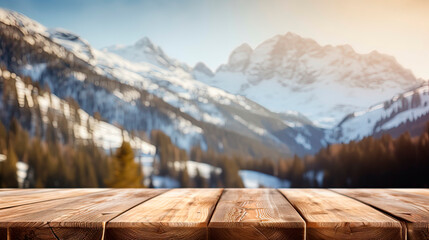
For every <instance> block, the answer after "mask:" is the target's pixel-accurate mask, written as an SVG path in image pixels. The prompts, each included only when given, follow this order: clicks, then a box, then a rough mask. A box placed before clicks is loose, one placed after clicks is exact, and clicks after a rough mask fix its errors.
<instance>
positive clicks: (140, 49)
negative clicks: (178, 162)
mask: <svg viewBox="0 0 429 240" xmlns="http://www.w3.org/2000/svg"><path fill="white" fill-rule="evenodd" d="M68 34H69V33H68ZM65 35H66V33H60V32H57V33H55V34H54V33H53V31H51V35H50V37H51V38H52V39H53V40H54V41H55V42H57V43H58V44H61V45H62V46H64V47H66V48H67V49H68V50H70V51H71V52H73V53H74V54H75V55H76V56H84V57H83V58H82V59H83V60H86V61H88V62H89V63H90V64H92V65H93V66H94V68H95V70H96V71H97V72H98V73H100V74H103V75H105V76H108V77H112V78H115V79H118V80H119V81H121V82H122V83H124V84H127V85H130V86H133V87H135V88H137V89H144V90H146V91H148V92H150V93H152V94H154V95H156V96H158V97H160V98H161V99H163V100H164V101H165V102H167V103H169V104H171V105H172V106H174V107H176V108H178V109H180V111H181V112H184V113H186V114H188V115H190V116H192V117H193V118H195V119H196V120H198V121H203V122H206V123H210V124H213V125H216V126H219V127H223V128H226V129H228V130H231V131H236V132H238V133H240V134H244V135H246V136H249V137H253V138H257V139H262V140H263V141H265V142H266V141H270V142H272V144H276V145H277V146H278V147H281V148H284V147H286V148H287V147H289V148H291V150H292V151H296V152H299V153H301V152H303V151H308V150H310V151H315V150H317V149H318V148H320V146H321V145H322V144H323V143H321V142H320V140H319V139H314V138H313V139H307V143H304V142H303V141H295V140H294V139H296V136H297V134H298V133H296V132H297V131H300V130H299V129H298V130H297V129H295V130H291V131H293V133H291V134H287V135H285V134H284V133H282V134H283V136H282V137H281V138H279V136H278V132H280V131H287V129H289V128H293V127H294V126H295V125H299V126H302V125H304V124H305V125H309V127H313V126H312V123H311V122H310V121H305V119H304V118H305V117H302V118H298V117H295V118H294V120H293V121H292V122H291V121H288V122H287V121H284V120H283V119H282V116H281V115H279V114H276V113H272V112H270V111H269V110H267V109H265V108H264V107H262V106H260V105H258V104H256V103H254V102H252V101H250V100H248V99H247V98H245V97H243V96H240V95H233V94H230V93H227V92H225V91H224V90H221V89H219V88H215V87H211V86H208V85H206V84H204V83H202V82H200V81H198V80H195V79H194V75H195V74H196V73H197V71H195V70H198V72H203V73H205V74H208V75H210V70H209V69H208V68H207V67H206V66H205V65H204V64H202V63H199V64H197V65H196V67H195V68H194V70H193V71H190V69H189V68H188V67H187V66H186V65H185V64H181V63H179V62H177V61H176V60H172V59H170V58H168V56H166V55H165V53H164V52H163V51H162V49H161V48H159V47H157V46H155V45H154V44H153V43H151V42H150V40H149V39H148V38H143V39H142V40H140V41H138V42H137V43H136V44H135V45H132V46H122V47H110V48H105V49H103V50H101V51H99V50H96V49H91V50H90V51H88V50H87V49H88V48H90V46H89V45H88V44H87V43H86V42H85V41H82V40H80V38H79V37H78V36H76V37H75V38H74V39H76V40H75V41H70V39H71V38H72V37H67V38H64V37H62V36H65ZM109 51H112V52H115V53H116V54H113V53H112V52H109ZM88 53H91V54H88ZM118 54H120V55H121V56H118ZM88 59H89V60H88ZM161 63H162V64H161ZM284 115H287V113H285V114H284ZM243 119H246V120H245V121H243ZM264 119H268V120H264ZM270 121H271V122H276V126H270V125H269V124H268V125H267V124H265V125H264V123H266V122H270ZM303 121H305V123H304V122H303ZM307 137H309V138H311V136H307ZM285 138H287V139H286V140H285ZM291 142H292V145H293V146H291ZM312 145H314V146H312ZM189 147H190V145H189V146H187V147H185V148H189ZM220 150H221V149H220Z"/></svg>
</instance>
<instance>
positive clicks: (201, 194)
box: [105, 189, 222, 240]
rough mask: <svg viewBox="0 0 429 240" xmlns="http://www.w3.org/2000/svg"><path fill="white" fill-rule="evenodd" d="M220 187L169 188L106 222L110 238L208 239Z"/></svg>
mask: <svg viewBox="0 0 429 240" xmlns="http://www.w3.org/2000/svg"><path fill="white" fill-rule="evenodd" d="M221 193H222V189H172V190H170V191H168V192H166V193H164V194H161V195H159V196H157V197H155V198H152V199H150V200H148V201H146V202H144V203H142V204H140V205H138V206H136V207H135V208H133V209H130V210H129V211H127V212H125V213H123V214H121V215H120V216H118V217H116V218H115V219H113V220H111V221H109V222H108V223H107V225H106V235H105V239H106V240H111V239H124V240H127V239H207V225H208V222H209V220H210V217H211V215H212V212H213V209H214V208H215V205H216V203H217V201H218V200H219V197H220V195H221Z"/></svg>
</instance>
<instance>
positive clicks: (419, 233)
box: [334, 189, 429, 240]
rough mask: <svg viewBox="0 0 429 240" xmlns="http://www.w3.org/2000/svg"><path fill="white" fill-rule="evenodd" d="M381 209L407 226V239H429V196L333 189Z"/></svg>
mask: <svg viewBox="0 0 429 240" xmlns="http://www.w3.org/2000/svg"><path fill="white" fill-rule="evenodd" d="M334 191H336V192H339V193H341V194H344V195H347V196H350V197H353V198H355V199H358V200H359V201H362V202H364V203H366V204H369V205H371V206H374V207H375V208H378V209H381V210H383V211H385V212H387V213H389V214H390V215H392V216H395V217H396V218H398V219H401V220H403V221H404V222H405V223H406V226H407V235H408V239H410V240H414V239H425V240H427V239H429V196H426V195H425V194H414V193H411V192H407V191H398V190H392V189H334Z"/></svg>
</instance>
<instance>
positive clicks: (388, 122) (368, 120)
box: [327, 83, 429, 143]
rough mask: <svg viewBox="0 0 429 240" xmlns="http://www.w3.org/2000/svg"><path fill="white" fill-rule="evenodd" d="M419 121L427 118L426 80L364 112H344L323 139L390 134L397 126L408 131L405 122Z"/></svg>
mask: <svg viewBox="0 0 429 240" xmlns="http://www.w3.org/2000/svg"><path fill="white" fill-rule="evenodd" d="M419 120H422V121H423V122H424V123H425V122H427V121H429V85H428V84H427V83H426V84H424V85H422V86H421V87H418V88H415V89H413V90H411V91H407V92H404V93H402V94H399V95H396V96H394V97H393V98H391V99H390V100H387V101H385V102H382V103H380V104H377V105H374V106H372V107H370V108H369V109H367V110H365V111H360V112H355V113H352V114H350V115H348V116H347V117H346V118H344V119H343V121H341V123H340V124H339V125H338V126H337V127H335V128H334V129H333V130H330V131H327V140H328V141H329V142H342V143H347V142H349V141H352V140H360V139H362V138H363V137H366V136H374V135H376V136H377V135H380V134H382V133H391V134H392V133H394V132H393V130H394V129H395V128H398V127H400V126H406V127H405V128H404V131H405V130H408V131H410V130H411V129H412V128H411V127H410V126H407V125H406V124H411V125H413V124H414V125H416V122H417V121H419ZM422 127H424V126H422ZM418 134H420V133H418Z"/></svg>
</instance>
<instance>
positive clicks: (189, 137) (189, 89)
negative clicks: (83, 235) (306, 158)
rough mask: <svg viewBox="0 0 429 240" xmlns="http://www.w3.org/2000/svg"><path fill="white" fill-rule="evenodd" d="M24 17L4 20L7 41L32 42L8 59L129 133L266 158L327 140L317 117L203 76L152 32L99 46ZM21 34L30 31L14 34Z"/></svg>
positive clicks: (10, 65) (206, 72)
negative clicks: (129, 42)
mask: <svg viewBox="0 0 429 240" xmlns="http://www.w3.org/2000/svg"><path fill="white" fill-rule="evenodd" d="M3 15H5V14H3ZM7 16H8V17H7V18H5V17H4V19H9V18H10V15H7ZM19 16H20V17H19V19H21V20H22V19H24V20H25V21H24V20H23V21H22V22H26V24H16V23H17V22H19V21H17V20H14V21H11V20H10V19H9V20H8V21H9V22H8V23H10V22H12V23H11V24H5V23H3V19H2V18H0V23H1V24H0V27H1V28H2V29H4V31H2V39H3V40H4V41H6V42H7V43H8V44H9V43H12V42H14V41H15V42H16V44H18V45H19V44H21V45H23V46H25V47H24V48H18V46H16V49H15V45H14V44H15V42H14V43H13V44H11V45H10V48H12V49H15V50H11V51H9V49H6V50H8V52H7V54H4V55H3V56H2V57H0V58H2V59H0V60H2V61H3V62H6V63H8V64H7V67H8V68H10V69H12V70H14V71H16V72H17V73H19V74H23V75H28V76H31V77H32V78H33V80H34V81H38V82H39V83H41V84H43V85H47V86H49V88H50V89H51V91H52V93H53V94H55V95H56V96H58V97H60V98H62V99H65V98H73V99H75V100H76V101H77V103H78V104H79V105H80V106H81V108H82V109H83V110H85V111H86V112H88V113H89V114H91V115H93V114H95V113H99V114H101V116H102V118H103V119H106V120H107V121H108V122H109V123H115V124H119V125H121V126H123V127H124V128H125V129H126V130H128V131H145V132H147V133H148V132H150V131H151V130H152V129H161V130H163V131H164V132H165V133H167V134H168V135H169V136H170V137H171V138H172V140H173V141H174V143H175V144H177V145H178V146H180V147H181V148H185V149H190V148H191V147H192V146H194V145H200V146H201V147H202V148H203V149H207V148H212V149H214V150H216V151H220V152H229V153H232V152H235V151H238V152H240V153H245V154H249V155H254V156H259V157H261V156H264V155H272V156H284V155H286V154H290V153H298V154H305V153H308V152H314V151H317V150H318V149H319V148H320V147H321V146H322V145H323V144H324V143H323V142H322V139H321V138H314V136H313V134H315V133H317V134H319V133H320V132H321V130H320V129H318V128H316V127H314V126H313V125H312V124H311V122H308V121H304V120H303V118H301V117H296V116H292V115H293V114H292V115H290V117H289V119H285V118H284V117H285V116H287V115H288V114H286V115H284V114H278V113H273V112H271V111H269V110H267V109H266V108H264V107H262V106H261V105H259V104H257V103H255V102H253V101H251V100H249V99H247V98H246V97H243V96H239V95H234V94H231V93H228V92H226V91H224V90H221V89H219V88H215V87H211V86H209V85H207V84H204V83H202V82H200V81H198V80H196V79H195V78H194V75H195V74H196V73H197V72H198V73H203V74H204V75H206V76H210V75H211V74H210V73H211V71H210V69H208V68H207V67H206V66H205V65H203V64H197V65H196V66H195V68H193V69H191V68H189V67H187V65H186V64H182V63H180V62H178V61H176V60H173V59H171V58H169V57H168V56H167V55H166V54H165V53H164V52H163V51H162V50H161V49H160V48H159V47H157V46H156V45H154V44H153V43H151V42H150V41H149V39H147V38H144V39H142V40H140V41H138V42H137V43H136V44H134V45H133V46H128V47H127V46H122V47H115V48H106V49H103V50H97V49H94V48H92V47H91V46H90V45H89V43H88V42H86V41H85V40H83V39H82V38H80V37H79V36H78V35H76V34H73V33H70V32H68V31H66V30H62V29H46V28H41V27H38V28H37V31H33V30H31V29H26V28H31V26H33V25H37V23H34V24H30V23H31V21H32V20H30V19H27V18H26V17H24V16H22V15H19ZM37 26H38V25H37ZM14 34H18V35H20V34H21V35H22V36H21V37H20V38H18V39H15V40H12V39H13V35H14ZM22 41H24V42H22ZM18 49H19V50H18ZM108 50H109V51H113V52H116V54H115V53H112V52H109V51H108ZM18 52H24V53H25V54H26V55H27V56H28V58H26V59H25V62H18V61H15V60H13V59H18V58H19V57H20V55H17V53H18ZM118 54H120V55H121V56H119V55H118Z"/></svg>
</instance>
